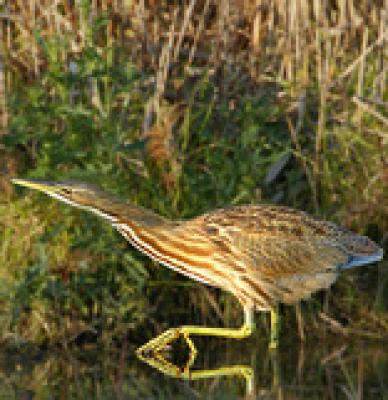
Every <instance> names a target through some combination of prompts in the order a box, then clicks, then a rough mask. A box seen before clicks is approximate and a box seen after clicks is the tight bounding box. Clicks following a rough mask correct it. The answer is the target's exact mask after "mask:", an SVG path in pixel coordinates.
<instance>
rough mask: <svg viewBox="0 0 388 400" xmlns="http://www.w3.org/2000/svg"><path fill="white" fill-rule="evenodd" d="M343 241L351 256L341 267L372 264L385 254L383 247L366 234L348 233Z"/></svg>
mask: <svg viewBox="0 0 388 400" xmlns="http://www.w3.org/2000/svg"><path fill="white" fill-rule="evenodd" d="M341 243H342V245H344V249H345V251H346V252H347V253H348V255H349V258H348V260H347V262H345V263H343V264H342V265H340V266H339V269H348V268H354V267H359V266H361V265H367V264H372V263H375V262H378V261H380V260H381V259H382V258H383V255H384V252H383V249H382V248H381V247H379V246H378V245H377V244H376V243H375V242H374V241H372V240H370V239H369V238H367V237H366V236H360V235H355V234H348V235H347V237H346V238H342V240H341Z"/></svg>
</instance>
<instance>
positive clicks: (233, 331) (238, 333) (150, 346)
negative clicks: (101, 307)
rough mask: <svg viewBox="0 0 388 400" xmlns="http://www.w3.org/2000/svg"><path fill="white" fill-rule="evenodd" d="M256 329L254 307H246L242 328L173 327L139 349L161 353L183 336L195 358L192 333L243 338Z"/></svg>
mask: <svg viewBox="0 0 388 400" xmlns="http://www.w3.org/2000/svg"><path fill="white" fill-rule="evenodd" d="M253 330H254V321H253V309H252V308H248V307H244V324H243V325H242V326H241V327H240V328H211V327H207V326H192V325H183V326H180V327H179V328H171V329H168V330H167V331H165V332H163V333H162V334H161V335H159V336H157V337H156V338H154V339H151V340H150V341H149V342H147V343H146V344H145V345H143V346H141V347H140V348H139V349H137V351H136V352H137V354H138V355H139V356H141V355H146V354H149V353H151V354H155V353H160V352H161V351H163V350H165V349H166V347H168V346H169V345H170V344H171V343H172V342H173V341H174V340H176V339H178V338H179V337H180V336H183V338H184V340H185V342H186V343H187V345H188V346H189V349H190V353H191V356H193V357H194V358H195V355H196V354H197V349H196V347H195V345H194V343H193V341H192V340H191V338H190V335H197V336H218V337H226V338H232V339H243V338H246V337H248V336H250V335H251V333H252V332H253Z"/></svg>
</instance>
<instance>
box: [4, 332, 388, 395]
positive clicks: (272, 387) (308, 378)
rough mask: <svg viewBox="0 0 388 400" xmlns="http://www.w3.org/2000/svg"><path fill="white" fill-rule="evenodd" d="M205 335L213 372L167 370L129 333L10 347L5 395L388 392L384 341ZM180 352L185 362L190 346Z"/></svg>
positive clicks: (200, 363) (201, 360)
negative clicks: (79, 344)
mask: <svg viewBox="0 0 388 400" xmlns="http://www.w3.org/2000/svg"><path fill="white" fill-rule="evenodd" d="M197 343H198V345H199V355H198V357H197V359H196V361H195V364H194V366H193V368H192V369H191V370H192V371H193V376H195V374H196V373H197V372H198V371H201V370H203V369H206V370H208V372H207V373H205V374H206V375H210V376H209V377H207V378H205V377H203V378H202V379H198V380H187V379H180V378H172V377H169V376H165V375H163V374H162V373H160V372H159V371H157V370H156V369H154V368H152V367H150V366H149V365H147V364H145V363H143V362H141V361H140V360H138V359H137V357H136V356H135V354H134V350H135V346H134V345H132V344H131V343H128V342H126V341H123V342H122V343H119V344H118V346H117V348H116V347H115V348H114V349H113V350H112V349H110V350H104V349H101V348H100V347H99V346H98V345H87V346H83V348H82V349H80V348H74V349H56V350H50V351H40V350H39V351H31V350H29V351H20V352H15V351H12V352H11V351H6V350H3V351H2V352H1V354H0V382H1V384H0V399H104V400H105V399H132V398H133V399H172V398H174V399H185V400H189V399H244V398H246V399H249V398H256V399H388V346H387V347H386V345H385V344H384V343H381V342H380V343H378V342H375V343H373V342H360V343H347V342H344V341H342V340H340V339H339V340H338V341H336V343H327V342H317V343H314V344H309V345H304V346H302V345H300V343H282V346H281V348H280V349H279V350H278V351H275V352H274V351H269V350H268V349H267V346H266V341H265V340H264V339H257V337H256V338H253V339H252V340H248V341H235V340H219V339H218V340H216V339H208V340H206V339H202V340H197ZM179 358H181V360H179ZM172 359H174V361H176V362H178V363H179V362H181V363H182V362H183V361H184V359H185V354H183V353H182V354H174V356H172ZM238 366H240V367H241V368H243V370H244V368H245V371H247V370H248V371H249V370H250V369H251V371H252V373H253V374H252V378H251V379H250V380H249V382H247V379H246V378H244V377H243V376H241V375H239V374H238V373H237V374H235V373H236V371H237V372H238V371H239V370H240V369H239V368H240V367H238ZM217 373H219V376H217ZM211 375H216V376H211Z"/></svg>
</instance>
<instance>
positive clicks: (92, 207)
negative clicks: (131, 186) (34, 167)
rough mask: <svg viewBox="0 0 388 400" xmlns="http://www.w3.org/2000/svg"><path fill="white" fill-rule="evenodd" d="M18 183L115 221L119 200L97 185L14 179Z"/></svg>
mask: <svg viewBox="0 0 388 400" xmlns="http://www.w3.org/2000/svg"><path fill="white" fill-rule="evenodd" d="M12 182H13V183H14V184H16V185H20V186H25V187H28V188H30V189H35V190H39V191H40V192H43V193H46V194H47V195H49V196H51V197H54V198H55V199H57V200H61V201H63V202H64V203H67V204H70V205H72V206H75V207H78V208H82V209H85V210H88V211H91V212H94V213H95V214H98V215H100V216H101V217H103V218H105V219H108V220H109V221H111V222H115V220H116V219H117V215H116V213H115V212H114V211H115V209H116V208H117V201H116V200H115V199H113V198H112V197H111V196H109V195H108V194H106V193H104V192H103V191H101V190H100V189H98V188H97V187H94V186H93V185H89V184H87V183H83V182H72V181H71V182H50V181H40V180H39V181H38V180H27V179H12Z"/></svg>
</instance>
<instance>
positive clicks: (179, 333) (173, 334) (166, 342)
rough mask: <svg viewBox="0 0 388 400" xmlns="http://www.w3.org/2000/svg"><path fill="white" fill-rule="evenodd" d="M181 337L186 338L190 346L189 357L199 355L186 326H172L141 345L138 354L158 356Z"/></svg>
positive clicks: (140, 355)
mask: <svg viewBox="0 0 388 400" xmlns="http://www.w3.org/2000/svg"><path fill="white" fill-rule="evenodd" d="M180 337H182V338H183V339H184V341H185V342H186V344H187V346H188V347H189V351H190V357H189V359H194V358H195V357H196V355H197V349H196V347H195V345H194V343H193V341H192V340H191V338H190V335H189V332H187V331H186V329H185V327H180V328H170V329H168V330H166V331H165V332H163V333H162V334H160V335H159V336H157V337H155V338H153V339H151V340H150V341H149V342H147V343H146V344H144V345H143V346H141V347H139V348H138V349H137V350H136V354H137V355H138V356H139V357H141V358H144V357H154V356H158V355H160V354H162V353H165V352H166V351H168V350H169V349H170V348H171V344H172V343H173V342H174V341H176V340H178V339H179V338H180Z"/></svg>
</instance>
